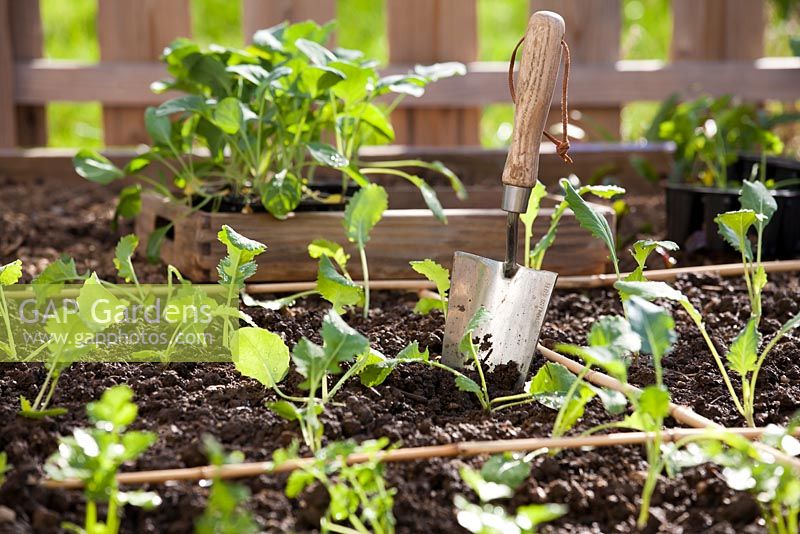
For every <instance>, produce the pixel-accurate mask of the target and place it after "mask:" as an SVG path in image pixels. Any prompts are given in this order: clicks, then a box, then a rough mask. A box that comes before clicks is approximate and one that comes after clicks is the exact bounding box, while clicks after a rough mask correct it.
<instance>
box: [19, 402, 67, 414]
mask: <svg viewBox="0 0 800 534" xmlns="http://www.w3.org/2000/svg"><path fill="white" fill-rule="evenodd" d="M19 406H20V409H19V414H20V415H21V416H22V417H24V418H26V419H44V418H45V417H58V416H60V415H64V414H66V413H67V412H68V410H67V409H66V408H47V409H46V410H34V409H33V404H31V401H29V400H28V399H26V398H25V397H20V398H19Z"/></svg>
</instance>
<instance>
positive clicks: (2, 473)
mask: <svg viewBox="0 0 800 534" xmlns="http://www.w3.org/2000/svg"><path fill="white" fill-rule="evenodd" d="M12 467H13V466H12V465H11V464H9V463H8V454H7V453H6V452H5V451H3V452H0V488H2V487H3V484H5V483H6V473H8V472H9V471H10V470H11V468H12Z"/></svg>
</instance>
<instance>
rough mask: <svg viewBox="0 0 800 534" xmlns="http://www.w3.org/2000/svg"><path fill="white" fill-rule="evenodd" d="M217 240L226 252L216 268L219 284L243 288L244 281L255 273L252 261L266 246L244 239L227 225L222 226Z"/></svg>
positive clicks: (254, 265)
mask: <svg viewBox="0 0 800 534" xmlns="http://www.w3.org/2000/svg"><path fill="white" fill-rule="evenodd" d="M217 238H218V239H219V241H220V242H221V243H222V244H223V245H225V248H226V249H227V250H228V254H227V255H226V256H225V257H224V258H222V260H220V262H219V265H218V266H217V273H218V274H219V279H220V283H222V284H224V285H231V284H233V285H236V286H238V287H239V288H241V287H244V281H245V280H247V279H248V278H250V277H251V276H253V275H254V274H255V273H256V268H257V267H256V264H255V262H254V261H253V259H254V258H255V257H256V256H258V255H259V254H261V253H263V252H264V251H265V250H266V249H267V246H266V245H264V244H263V243H259V242H258V241H254V240H252V239H248V238H246V237H244V236H243V235H241V234H239V233H238V232H236V231H235V230H234V229H233V228H231V227H230V226H228V225H227V224H226V225H223V226H222V229H221V230H220V231H219V233H218V234H217Z"/></svg>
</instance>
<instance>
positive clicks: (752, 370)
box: [616, 182, 800, 426]
mask: <svg viewBox="0 0 800 534" xmlns="http://www.w3.org/2000/svg"><path fill="white" fill-rule="evenodd" d="M739 201H740V203H741V205H742V208H743V209H741V210H739V211H733V212H727V213H723V214H721V215H718V216H717V218H716V221H717V224H718V225H719V229H720V234H721V235H722V236H723V237H724V238H725V240H726V241H728V242H729V243H730V244H731V245H732V246H734V248H736V250H738V251H739V252H740V254H741V258H742V264H743V266H744V280H745V285H746V286H747V293H748V297H749V299H750V305H751V308H750V319H749V320H748V322H747V324H745V326H744V327H743V328H742V330H741V331H740V332H739V334H738V335H737V336H736V338H735V339H734V340H733V341H732V342H731V344H730V346H729V347H728V350H727V352H726V354H725V360H726V361H727V368H726V366H725V363H724V362H723V359H722V357H721V356H720V353H719V351H718V350H717V347H716V345H715V344H714V343H713V342H712V340H711V337H710V335H709V334H708V332H707V330H706V328H705V324H704V322H703V317H702V315H701V313H700V312H699V311H698V310H697V309H696V308H695V307H694V306H693V305H692V304H691V303H690V302H689V300H688V299H687V298H686V297H685V296H684V295H683V294H682V293H681V292H680V291H678V290H676V289H674V288H672V287H670V286H669V285H667V284H665V283H663V282H617V284H616V287H617V289H618V290H619V291H620V292H621V293H622V294H623V295H638V296H640V297H643V298H646V299H648V300H654V299H659V298H661V299H667V300H672V301H675V302H678V303H679V304H681V306H683V308H684V309H685V310H686V312H687V313H688V314H689V317H690V318H691V319H692V321H693V322H694V323H695V325H696V326H697V329H698V330H699V331H700V334H701V335H702V336H703V339H704V340H705V342H706V345H707V346H708V349H709V351H710V352H711V355H712V356H713V358H714V361H715V362H716V364H717V368H718V369H719V372H720V375H721V376H722V379H723V381H724V382H725V386H726V388H727V389H728V393H729V394H730V396H731V399H732V401H733V403H734V406H735V407H736V410H737V411H738V412H739V413H740V414H741V415H742V417H744V419H745V421H746V422H747V424H748V425H749V426H755V414H754V404H755V395H756V386H757V381H758V374H759V371H760V370H761V367H762V366H763V364H764V362H765V361H766V358H767V356H768V355H769V353H770V351H771V350H772V349H773V348H774V347H775V345H776V344H777V343H778V342H779V341H780V340H781V339H783V337H784V336H786V335H787V334H789V333H790V332H791V331H792V330H794V329H795V328H797V326H798V325H800V314H798V315H795V316H794V317H792V318H790V319H789V320H788V321H786V322H785V323H784V324H783V325H782V326H781V327H780V329H779V330H778V331H777V332H776V333H775V335H774V336H773V337H772V339H771V340H770V341H769V342H768V343H767V345H766V346H765V347H764V349H763V350H762V351H761V352H760V353H759V352H758V350H759V345H760V344H761V334H760V332H759V331H758V326H759V323H760V320H761V293H762V290H763V288H764V286H765V285H766V283H767V273H766V271H765V270H764V266H763V265H762V263H761V235H762V233H763V231H764V228H765V226H766V225H767V223H768V222H769V220H770V218H771V217H772V215H773V214H774V212H775V209H776V205H775V201H774V199H773V198H772V196H771V195H770V194H769V191H768V190H767V189H766V187H765V186H764V185H763V184H762V183H760V182H745V183H744V184H743V187H742V192H741V195H740V197H739ZM751 229H754V230H755V232H756V236H757V237H756V250H755V252H754V251H753V249H752V244H751V242H750V240H749V238H748V233H749V232H750V230H751ZM728 369H730V370H731V371H733V372H734V373H736V374H737V375H739V376H740V377H741V380H742V388H741V396H740V395H739V394H738V393H737V392H736V390H735V388H734V387H733V383H732V381H731V379H730V375H729V373H728Z"/></svg>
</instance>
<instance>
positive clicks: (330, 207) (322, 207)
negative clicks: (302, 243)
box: [193, 183, 358, 213]
mask: <svg viewBox="0 0 800 534" xmlns="http://www.w3.org/2000/svg"><path fill="white" fill-rule="evenodd" d="M308 187H309V189H311V190H312V191H314V192H316V193H319V194H321V195H322V196H329V195H340V194H341V193H342V184H341V183H330V184H310V185H309V186H308ZM356 191H358V186H357V185H355V184H353V183H350V184H348V186H347V190H346V192H345V195H344V197H343V198H342V201H341V202H336V203H327V202H320V201H318V200H315V199H313V198H304V199H303V200H301V201H300V204H299V205H298V206H297V207H296V208H295V209H294V211H343V210H344V208H345V206H346V205H347V200H348V199H349V198H350V197H352V196H353V195H354V194H355V193H356ZM200 201H201V199H200V198H199V197H198V198H195V199H194V202H193V204H194V205H195V206H196V205H197V204H198V203H199V202H200ZM245 204H249V205H250V210H251V211H252V212H253V213H264V212H265V211H266V210H265V209H264V205H263V204H261V200H260V199H258V198H251V199H245V198H244V197H242V196H234V195H227V196H224V197H222V198H221V199H220V203H219V211H220V212H223V213H241V212H242V211H243V210H244V207H245ZM202 210H203V211H208V212H210V211H212V204H211V203H208V204H206V205H205V206H203V208H202Z"/></svg>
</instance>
